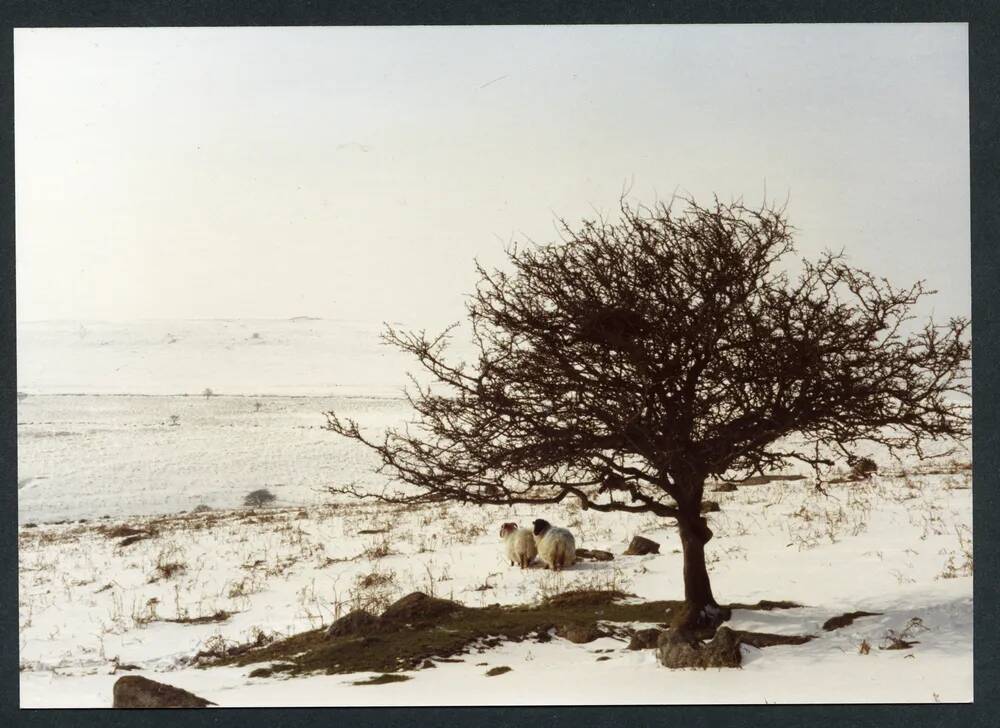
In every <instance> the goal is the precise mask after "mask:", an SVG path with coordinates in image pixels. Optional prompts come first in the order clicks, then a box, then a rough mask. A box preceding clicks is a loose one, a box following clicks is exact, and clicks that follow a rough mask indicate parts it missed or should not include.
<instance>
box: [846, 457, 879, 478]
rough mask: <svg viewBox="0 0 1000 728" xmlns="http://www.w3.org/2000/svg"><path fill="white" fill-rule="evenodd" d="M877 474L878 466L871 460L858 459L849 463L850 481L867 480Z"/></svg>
mask: <svg viewBox="0 0 1000 728" xmlns="http://www.w3.org/2000/svg"><path fill="white" fill-rule="evenodd" d="M877 472H878V465H877V464H876V463H875V461H874V460H872V459H871V458H858V459H857V460H855V461H854V462H853V463H851V480H868V479H869V478H870V477H872V476H873V475H874V474H875V473H877Z"/></svg>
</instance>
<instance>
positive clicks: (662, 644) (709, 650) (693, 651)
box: [656, 627, 743, 668]
mask: <svg viewBox="0 0 1000 728" xmlns="http://www.w3.org/2000/svg"><path fill="white" fill-rule="evenodd" d="M656 654H657V657H658V658H659V660H660V663H662V664H663V665H664V666H666V667H669V668H680V667H698V668H707V667H739V666H740V663H741V662H742V661H743V655H742V654H741V652H740V640H739V637H738V635H737V634H736V633H735V632H733V630H731V629H729V627H719V630H718V631H717V632H716V633H715V636H714V637H713V638H712V639H711V640H710V641H708V642H702V641H701V640H699V639H697V638H696V637H695V636H693V635H692V634H690V633H689V632H684V631H678V630H668V631H666V632H664V633H663V634H661V635H660V639H659V644H658V645H657V648H656Z"/></svg>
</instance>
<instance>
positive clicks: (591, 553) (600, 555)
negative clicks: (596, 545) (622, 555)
mask: <svg viewBox="0 0 1000 728" xmlns="http://www.w3.org/2000/svg"><path fill="white" fill-rule="evenodd" d="M576 555H577V558H581V559H593V560H594V561H611V560H612V559H613V558H615V556H614V554H612V553H611V552H610V551H600V550H598V549H577V550H576Z"/></svg>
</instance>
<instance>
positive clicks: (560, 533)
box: [534, 518, 576, 571]
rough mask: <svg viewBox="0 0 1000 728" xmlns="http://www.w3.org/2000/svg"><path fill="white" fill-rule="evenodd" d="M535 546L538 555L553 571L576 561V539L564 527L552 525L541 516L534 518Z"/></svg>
mask: <svg viewBox="0 0 1000 728" xmlns="http://www.w3.org/2000/svg"><path fill="white" fill-rule="evenodd" d="M534 525H535V529H534V536H535V546H537V547H538V557H539V558H540V559H541V560H542V561H544V562H545V565H546V566H548V567H549V568H550V569H552V570H553V571H560V570H561V569H564V568H566V567H567V566H572V565H573V563H574V562H575V561H576V539H574V538H573V534H572V533H570V532H569V531H568V530H567V529H565V528H560V527H558V526H553V525H552V524H551V523H549V522H548V521H546V520H545V519H543V518H539V519H537V520H535V524H534Z"/></svg>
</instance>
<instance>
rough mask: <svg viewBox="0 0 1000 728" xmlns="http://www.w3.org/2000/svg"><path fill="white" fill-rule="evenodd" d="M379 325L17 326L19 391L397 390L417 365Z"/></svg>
mask: <svg viewBox="0 0 1000 728" xmlns="http://www.w3.org/2000/svg"><path fill="white" fill-rule="evenodd" d="M381 331H382V326H381V324H379V323H377V322H373V323H358V322H351V321H338V320H330V319H317V318H312V317H308V316H297V317H295V318H293V319H287V320H178V321H132V322H122V323H107V322H78V321H45V322H25V323H19V324H18V326H17V348H18V351H17V364H18V367H17V368H18V372H17V389H18V391H19V392H26V393H28V394H29V395H31V394H43V393H48V394H77V393H79V394H200V393H201V392H202V391H203V390H204V389H206V388H210V389H212V390H213V391H214V392H215V393H216V394H220V395H226V394H277V395H295V394H302V395H307V394H318V395H324V394H335V395H378V396H394V395H399V394H400V393H401V387H402V385H403V384H405V383H406V372H407V371H408V370H409V371H413V370H415V369H416V365H415V363H414V362H413V361H412V360H410V359H409V358H407V357H406V356H404V355H402V354H401V353H400V352H398V351H396V350H395V349H393V348H391V347H388V346H385V345H384V344H382V342H381V340H380V338H379V334H380V333H381Z"/></svg>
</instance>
